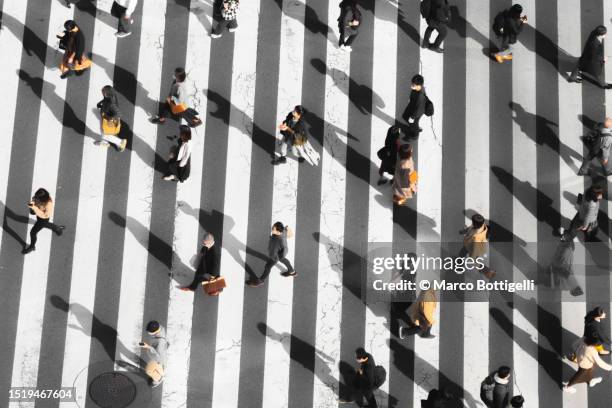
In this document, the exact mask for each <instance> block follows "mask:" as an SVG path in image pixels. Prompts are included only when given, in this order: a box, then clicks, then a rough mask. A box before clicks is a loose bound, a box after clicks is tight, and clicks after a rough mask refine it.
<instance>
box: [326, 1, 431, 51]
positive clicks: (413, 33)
mask: <svg viewBox="0 0 612 408" xmlns="http://www.w3.org/2000/svg"><path fill="white" fill-rule="evenodd" d="M374 3H375V2H373V1H372V2H370V1H362V2H359V6H360V7H361V8H362V9H363V10H367V11H370V12H371V13H372V15H374V13H375V10H374ZM398 3H399V0H398ZM339 15H340V10H338V16H339ZM405 17H406V16H405V15H404V11H403V10H402V9H401V8H399V9H398V15H397V19H395V18H394V15H393V13H392V14H391V15H390V16H388V17H387V16H382V15H380V13H378V14H377V15H376V18H377V19H382V20H386V21H390V22H392V23H394V24H397V27H398V28H399V29H400V30H402V31H403V32H404V33H405V34H406V35H407V36H408V37H409V38H410V39H411V40H412V41H414V43H415V44H420V43H421V35H420V33H419V32H418V30H417V29H416V28H414V27H413V26H412V25H411V24H409V23H408V21H407V20H406V18H405ZM420 19H421V17H420V16H419V20H420Z"/></svg>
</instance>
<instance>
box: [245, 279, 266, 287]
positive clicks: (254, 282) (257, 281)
mask: <svg viewBox="0 0 612 408" xmlns="http://www.w3.org/2000/svg"><path fill="white" fill-rule="evenodd" d="M246 284H247V285H249V286H250V287H252V288H256V287H258V286H261V285H262V284H263V281H262V280H260V279H252V280H250V281H248V282H247V283H246Z"/></svg>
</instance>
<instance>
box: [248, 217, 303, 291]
mask: <svg viewBox="0 0 612 408" xmlns="http://www.w3.org/2000/svg"><path fill="white" fill-rule="evenodd" d="M291 237H293V231H291V229H290V228H289V227H287V226H285V225H283V223H282V222H275V223H274V225H272V235H270V240H269V242H268V260H267V261H266V265H265V266H264V271H263V274H262V275H261V276H260V277H259V278H257V277H255V278H254V279H252V280H251V281H249V282H248V285H249V286H252V287H257V286H260V285H262V284H263V283H264V282H265V280H266V279H267V278H268V275H270V271H271V270H272V267H273V266H274V265H276V264H277V263H278V262H280V263H282V264H283V265H285V267H286V268H287V270H286V271H285V272H283V273H281V275H283V276H285V277H289V276H293V277H294V276H296V275H297V272H296V271H295V269H293V265H291V262H289V260H288V259H287V253H288V252H289V247H288V246H287V238H291Z"/></svg>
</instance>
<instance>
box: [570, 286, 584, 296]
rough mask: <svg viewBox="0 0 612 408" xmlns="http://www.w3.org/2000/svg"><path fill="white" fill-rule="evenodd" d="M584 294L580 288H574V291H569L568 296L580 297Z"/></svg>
mask: <svg viewBox="0 0 612 408" xmlns="http://www.w3.org/2000/svg"><path fill="white" fill-rule="evenodd" d="M583 294H584V292H583V291H582V288H581V287H580V286H576V287H575V288H574V289H572V290H570V295H572V296H582V295H583Z"/></svg>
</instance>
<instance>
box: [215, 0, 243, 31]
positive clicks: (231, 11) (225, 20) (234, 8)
mask: <svg viewBox="0 0 612 408" xmlns="http://www.w3.org/2000/svg"><path fill="white" fill-rule="evenodd" d="M238 5H239V1H238V0H223V3H222V5H221V20H219V21H218V22H217V25H216V27H215V29H214V30H213V32H212V33H211V34H210V36H211V37H212V38H219V37H221V36H222V35H223V31H225V29H226V28H227V29H228V31H229V32H230V33H233V32H234V31H236V29H237V28H238V19H237V18H238Z"/></svg>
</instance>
